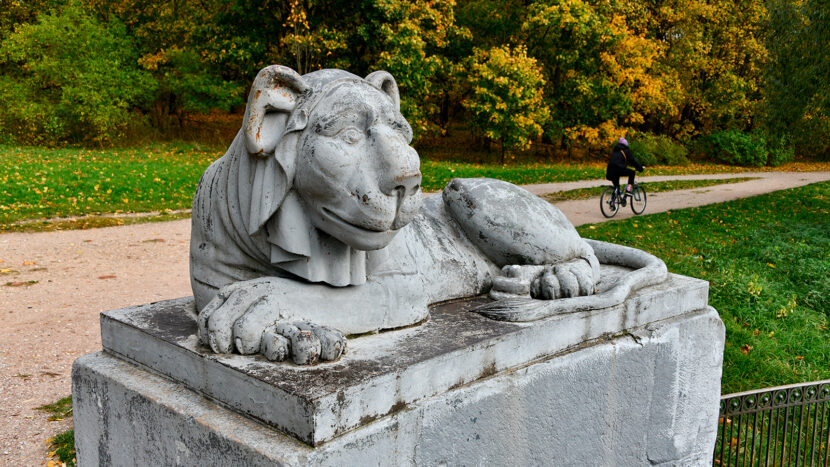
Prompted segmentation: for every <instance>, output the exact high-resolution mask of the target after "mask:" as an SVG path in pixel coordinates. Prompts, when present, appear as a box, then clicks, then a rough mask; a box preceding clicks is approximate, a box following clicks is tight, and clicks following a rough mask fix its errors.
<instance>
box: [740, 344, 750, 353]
mask: <svg viewBox="0 0 830 467" xmlns="http://www.w3.org/2000/svg"><path fill="white" fill-rule="evenodd" d="M750 350H752V346H751V345H749V344H744V345H743V346H741V353H742V354H744V355H749V351H750Z"/></svg>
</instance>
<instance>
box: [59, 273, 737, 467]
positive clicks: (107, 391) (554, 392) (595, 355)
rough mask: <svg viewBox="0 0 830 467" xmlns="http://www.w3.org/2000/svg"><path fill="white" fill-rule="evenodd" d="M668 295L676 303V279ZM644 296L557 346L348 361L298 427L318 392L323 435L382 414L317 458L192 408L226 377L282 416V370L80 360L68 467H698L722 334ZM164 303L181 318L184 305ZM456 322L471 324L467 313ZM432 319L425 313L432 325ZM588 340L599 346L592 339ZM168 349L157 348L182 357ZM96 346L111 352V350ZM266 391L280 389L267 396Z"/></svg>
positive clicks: (410, 350) (706, 311)
mask: <svg viewBox="0 0 830 467" xmlns="http://www.w3.org/2000/svg"><path fill="white" fill-rule="evenodd" d="M671 280H672V282H673V284H674V286H675V287H676V286H677V285H678V282H677V281H680V282H681V283H683V281H684V280H688V278H681V277H678V276H673V277H672V278H671ZM689 281H691V280H689ZM697 282H699V281H692V282H685V284H687V285H688V284H690V283H697ZM653 292H654V291H652V293H653ZM648 294H649V291H648V290H646V291H643V296H641V297H640V298H639V305H638V306H636V307H635V306H633V305H629V306H630V307H631V308H630V311H631V312H630V314H629V313H623V316H625V318H623V317H618V318H617V319H616V320H611V319H610V317H606V318H602V317H601V316H594V317H593V318H594V319H588V317H583V319H582V320H577V321H575V322H574V323H571V324H570V325H569V326H562V327H559V328H558V329H559V331H560V332H557V331H552V330H551V329H550V328H546V327H545V326H540V324H544V323H536V324H534V325H528V326H518V325H516V324H507V323H496V322H490V323H486V324H487V325H485V323H484V322H482V323H481V326H480V327H478V328H473V329H468V331H467V332H464V330H463V329H461V328H455V333H456V334H457V335H456V336H455V338H452V336H450V335H445V336H444V337H445V338H448V339H450V340H451V341H452V342H454V343H453V344H448V343H442V342H433V341H422V344H423V345H424V347H422V348H421V349H420V351H421V352H423V354H422V355H421V356H420V357H417V356H416V352H417V351H418V350H417V348H415V347H412V346H413V345H414V341H409V342H407V340H406V339H402V340H400V341H397V342H398V344H399V345H398V346H397V347H396V349H397V350H398V356H397V358H396V359H395V360H394V361H392V360H390V361H388V362H386V364H388V365H393V364H394V365H395V366H389V367H384V366H383V365H384V363H383V361H380V362H377V363H376V366H375V367H373V368H366V367H365V366H366V365H367V363H366V361H365V360H361V359H360V358H359V355H360V354H361V351H360V346H359V345H357V344H355V347H356V348H355V349H353V351H352V352H350V354H347V356H350V358H353V360H351V361H352V362H362V363H360V365H357V364H356V363H353V364H354V365H355V366H354V368H352V370H353V372H351V373H349V372H347V371H345V370H344V369H341V370H336V369H335V368H334V365H337V364H332V366H333V367H332V368H330V369H332V370H335V371H334V372H333V373H332V375H338V376H332V379H331V380H330V381H329V382H324V381H322V380H319V381H320V382H321V383H323V384H322V385H321V388H320V389H315V390H314V391H312V390H311V389H308V390H307V391H306V392H304V393H301V394H299V395H298V396H297V397H300V398H301V399H296V400H297V401H299V400H306V401H308V402H309V403H310V404H311V406H307V407H311V409H312V410H310V411H309V412H303V413H301V415H302V417H300V419H302V420H306V421H307V422H309V423H310V422H312V421H313V420H314V416H313V414H315V413H316V414H317V415H316V416H318V417H322V416H323V409H322V407H328V409H329V410H330V411H332V410H334V411H336V410H338V409H337V407H336V406H331V405H329V406H323V405H320V406H319V408H314V407H317V406H314V404H316V403H319V401H320V400H322V399H325V398H326V397H327V396H326V394H327V393H329V392H331V393H332V394H335V401H334V402H337V397H338V396H337V395H338V394H343V396H342V398H341V402H342V403H346V405H344V406H343V409H340V410H348V411H349V415H348V416H346V414H345V413H344V412H341V413H340V414H339V417H340V418H338V417H336V416H335V417H332V418H330V419H329V422H332V421H335V422H338V421H339V422H340V423H341V425H340V426H341V427H343V426H349V424H348V423H345V420H349V419H350V418H349V417H352V416H356V415H357V414H359V413H366V414H371V413H374V411H379V413H378V414H377V415H375V416H369V417H368V419H364V420H363V422H362V423H357V424H356V426H355V427H354V428H352V429H342V430H340V431H338V430H336V429H331V428H327V429H329V430H330V431H333V432H334V433H336V435H335V436H332V437H327V439H326V440H325V442H322V441H321V442H319V443H316V444H317V446H311V445H309V444H306V443H303V442H301V441H299V440H298V439H296V438H295V437H294V436H288V435H286V434H284V433H283V432H281V431H280V430H278V429H276V428H275V427H274V426H273V424H271V423H270V422H265V421H263V420H254V419H252V418H251V417H249V416H246V415H244V414H243V413H241V412H244V410H242V409H240V407H238V406H237V407H233V406H232V405H231V404H230V403H228V402H227V401H224V402H222V403H219V402H217V401H216V400H215V399H214V398H213V396H211V397H205V396H206V394H205V391H204V388H205V387H208V386H209V385H208V384H206V382H207V381H208V380H210V379H211V378H219V377H220V376H221V375H222V373H220V372H219V370H218V369H219V368H222V367H224V368H226V370H225V371H226V372H227V373H225V376H226V377H229V376H230V375H236V377H239V375H240V373H241V374H243V375H247V376H245V378H243V379H246V378H247V379H246V381H247V382H246V383H245V384H249V388H250V387H255V385H256V384H259V385H265V384H266V383H268V382H270V383H273V384H274V386H273V387H275V388H278V389H273V390H272V392H271V394H272V395H274V397H276V396H275V395H276V394H277V393H282V394H284V395H286V397H284V399H283V401H284V402H283V403H284V404H289V402H285V401H289V400H290V398H289V397H287V395H290V391H289V387H290V386H288V384H297V380H296V378H295V379H293V380H292V379H290V378H288V377H289V376H290V375H292V374H294V373H293V371H294V370H291V371H288V370H280V371H279V372H277V373H257V372H255V371H252V368H250V367H245V366H240V365H237V366H235V367H234V366H233V361H232V357H229V356H223V357H220V356H211V357H207V356H204V355H202V356H198V358H200V359H202V360H203V362H204V363H203V364H202V365H199V366H195V367H190V366H189V365H190V362H191V359H190V358H185V357H182V355H184V354H185V353H186V352H191V353H196V354H197V355H199V354H198V352H197V351H196V349H194V348H191V349H186V348H182V349H181V351H180V353H179V354H174V356H172V357H170V358H169V359H168V361H167V363H168V365H166V366H164V365H163V370H164V371H167V372H171V370H169V368H171V367H174V366H176V365H179V366H181V367H182V368H181V370H180V371H181V372H183V373H187V374H191V375H193V377H194V378H195V377H196V376H199V377H201V378H202V379H203V380H202V381H203V383H205V384H203V386H202V387H201V388H199V387H195V388H188V387H187V386H188V385H189V383H184V384H183V383H182V382H176V381H174V380H172V379H170V378H169V377H165V376H161V375H160V374H158V373H157V372H160V373H164V371H162V370H158V369H157V370H154V371H150V370H149V369H147V368H146V367H145V366H144V365H141V364H136V363H134V362H132V363H131V362H127V361H126V360H125V359H124V358H123V356H121V357H116V356H115V355H114V354H113V353H112V352H111V351H106V352H103V353H98V354H92V355H87V356H85V357H82V358H80V359H78V360H77V361H76V363H75V365H74V367H73V397H74V404H75V427H76V446H77V450H78V461H79V463H80V465H85V466H86V465H90V466H94V465H115V466H117V465H306V464H315V465H461V464H488V465H706V464H709V463H710V460H711V453H712V448H713V446H714V442H715V438H716V427H717V416H718V398H719V394H720V374H721V364H722V351H723V343H724V331H723V324H722V323H721V321H720V319H719V318H718V315H717V312H716V311H715V310H714V309H712V308H710V307H708V306H705V305H704V306H703V307H700V308H697V309H690V310H686V311H684V312H682V313H671V314H670V315H669V316H665V317H662V318H660V317H659V313H657V315H655V314H654V313H656V312H655V308H656V307H657V305H656V304H657V303H659V300H656V297H653V296H652V297H651V299H649V300H646V297H648ZM673 296H674V297H675V298H676V299H678V298H682V297H683V295H682V294H680V295H673ZM687 298H688V297H687ZM680 302H682V300H680V299H678V300H676V301H675V302H674V304H675V305H678V304H679V303H680ZM175 303H178V304H179V305H180V306H184V307H186V306H187V301H186V300H180V301H178V302H175ZM168 305H169V304H168ZM644 305H648V306H644ZM133 310H135V309H133ZM619 311H621V310H617V312H618V314H619ZM447 313H449V314H452V313H453V312H451V311H447ZM456 313H457V314H459V315H470V317H471V322H476V321H477V320H476V318H475V315H472V314H470V313H463V312H456ZM109 316H110V318H112V314H110V315H109ZM638 316H649V317H651V318H655V319H651V320H649V321H647V322H645V323H642V324H638V325H636V326H634V325H632V326H626V327H623V328H620V329H623V330H622V331H620V330H619V329H618V332H601V330H602V329H607V323H608V322H612V321H613V322H616V323H619V322H620V319H624V320H626V322H627V323H634V322H637V319H638V318H637V317H638ZM110 318H106V319H110ZM439 319H441V318H440V313H435V316H433V320H436V321H437V320H439ZM182 320H183V323H184V319H182ZM603 323H605V324H603ZM157 324H159V325H160V327H159V328H158V329H156V330H155V331H153V332H154V336H155V337H153V340H151V341H150V342H153V343H154V344H155V345H157V346H163V345H164V344H162V342H164V339H163V338H162V337H163V336H162V334H163V332H162V331H161V329H163V328H164V326H161V324H162V323H161V322H160V321H158V322H157ZM170 324H171V323H168V325H170ZM562 324H563V325H564V324H566V323H562ZM490 325H492V326H495V327H494V328H491V327H488V326H490ZM502 325H505V326H508V327H506V328H500V326H502ZM124 326H126V324H124ZM488 329H489V331H488ZM413 331H414V330H413ZM413 331H410V332H413ZM593 332H597V334H596V336H595V337H589V336H591V335H593V334H592V333H593ZM148 333H149V331H148ZM477 333H483V335H479V334H477ZM174 334H175V333H171V334H169V335H168V336H167V337H168V338H169V339H171V341H173V342H179V340H178V339H179V338H178V337H176V338H174V337H175V336H174ZM109 336H110V339H112V338H115V337H116V334H113V333H111V332H110V333H109ZM124 336H125V337H128V336H129V334H127V333H125V334H124ZM568 336H570V337H568ZM180 337H181V338H182V339H183V340H184V341H187V339H184V337H183V336H180ZM369 337H376V336H369ZM377 337H380V336H377ZM361 339H362V338H361ZM131 342H132V344H131ZM541 342H548V343H549V344H547V345H542V344H541ZM569 342H576V343H575V344H571V345H569V344H568V343H569ZM107 345H108V347H110V348H112V347H113V344H112V342H111V341H110V343H109V344H107ZM124 345H125V346H126V347H127V348H129V347H130V345H134V342H133V341H130V340H129V339H128V340H127V341H126V343H125V344H124ZM366 345H369V344H366ZM372 345H378V344H377V343H374V344H372ZM431 347H435V349H433V350H429V349H430V348H431ZM551 349H558V350H551ZM502 355H503V357H501V358H498V357H497V356H502ZM193 358H197V357H193ZM238 358H242V357H238ZM225 359H231V360H225ZM272 365H276V364H272ZM282 365H284V366H286V368H290V366H289V365H288V364H282ZM314 368H315V367H312V368H305V369H304V370H306V371H307V370H314ZM482 368H483V369H487V371H482ZM338 371H339V373H338ZM311 374H313V371H312V372H311ZM275 375H282V376H284V377H285V378H286V381H283V382H280V383H279V384H277V381H275V380H274V379H272V378H276V377H277V376H275ZM168 376H169V375H168ZM295 376H296V375H295ZM315 378H320V376H316V377H315ZM338 378H339V379H338ZM349 378H352V379H351V380H350V379H349ZM455 378H457V379H455ZM454 379H455V380H454ZM453 380H454V381H453ZM436 381H440V383H439V382H436ZM450 381H451V382H452V383H451V384H449V386H448V387H443V386H444V385H445V384H447V382H450ZM226 383H227V384H229V385H231V384H232V382H231V381H226ZM211 384H216V385H219V384H220V381H218V380H217V381H215V382H214V383H211ZM237 384H239V383H237ZM442 387H443V389H439V388H442ZM262 394H266V393H260V394H259V395H258V394H257V393H253V394H251V396H250V398H251V403H254V404H255V405H256V404H259V405H257V406H258V407H261V404H262V401H259V400H258V399H257V398H258V397H260V396H261V395H262ZM244 397H245V395H244V394H242V395H240V397H239V398H238V399H236V400H237V403H238V404H242V401H244ZM353 397H363V398H367V399H365V400H363V401H362V402H361V401H359V400H357V399H352V398H353ZM370 397H371V398H374V400H370V399H368V398H370ZM302 398H305V399H302ZM381 401H384V402H381ZM347 402H348V403H347ZM297 403H298V404H299V402H297ZM387 403H389V404H391V405H392V406H393V407H392V408H391V410H389V409H386V404H387ZM229 406H230V407H233V408H230V407H229ZM282 407H283V408H285V409H288V408H289V407H291V405H284V406H282ZM298 407H299V405H298ZM315 410H316V411H317V412H315ZM303 417H305V418H303ZM312 426H313V423H312Z"/></svg>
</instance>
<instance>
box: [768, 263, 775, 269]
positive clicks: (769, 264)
mask: <svg viewBox="0 0 830 467" xmlns="http://www.w3.org/2000/svg"><path fill="white" fill-rule="evenodd" d="M767 266H769V267H771V268H774V267H775V265H774V264H772V263H767Z"/></svg>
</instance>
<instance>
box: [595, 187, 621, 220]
mask: <svg viewBox="0 0 830 467" xmlns="http://www.w3.org/2000/svg"><path fill="white" fill-rule="evenodd" d="M599 209H600V211H602V215H603V216H605V217H614V216H615V215H617V211H619V209H620V206H619V205H618V204H617V200H616V199H615V198H614V187H610V188H606V189H605V191H603V192H602V196H600V198H599Z"/></svg>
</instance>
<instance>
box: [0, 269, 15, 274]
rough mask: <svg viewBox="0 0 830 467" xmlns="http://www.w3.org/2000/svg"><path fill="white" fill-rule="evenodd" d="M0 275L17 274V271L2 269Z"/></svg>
mask: <svg viewBox="0 0 830 467" xmlns="http://www.w3.org/2000/svg"><path fill="white" fill-rule="evenodd" d="M0 274H3V275H5V274H17V271H15V270H13V269H0Z"/></svg>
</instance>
